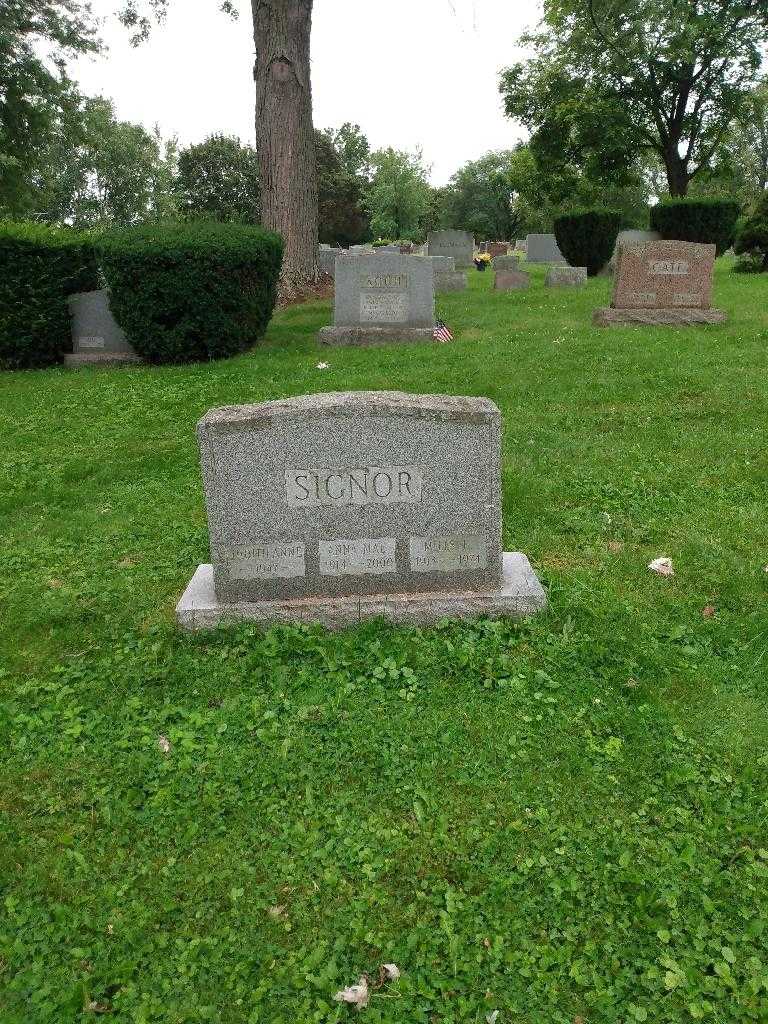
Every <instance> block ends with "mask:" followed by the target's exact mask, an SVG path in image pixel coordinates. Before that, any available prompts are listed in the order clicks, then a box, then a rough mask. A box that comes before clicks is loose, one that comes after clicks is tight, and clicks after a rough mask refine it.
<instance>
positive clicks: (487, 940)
mask: <svg viewBox="0 0 768 1024" xmlns="http://www.w3.org/2000/svg"><path fill="white" fill-rule="evenodd" d="M483 945H484V946H485V948H486V949H490V948H491V940H490V939H487V938H486V939H483Z"/></svg>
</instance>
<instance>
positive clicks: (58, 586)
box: [48, 580, 64, 590]
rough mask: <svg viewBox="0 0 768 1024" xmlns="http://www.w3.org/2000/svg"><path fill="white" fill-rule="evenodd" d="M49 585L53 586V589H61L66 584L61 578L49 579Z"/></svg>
mask: <svg viewBox="0 0 768 1024" xmlns="http://www.w3.org/2000/svg"><path fill="white" fill-rule="evenodd" d="M48 586H49V587H50V588H51V590H60V589H61V588H62V587H63V586H64V584H63V583H62V581H61V580H48Z"/></svg>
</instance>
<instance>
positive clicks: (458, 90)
mask: <svg viewBox="0 0 768 1024" xmlns="http://www.w3.org/2000/svg"><path fill="white" fill-rule="evenodd" d="M92 6H93V9H94V11H95V12H96V14H97V15H99V16H100V17H103V18H104V22H103V25H102V35H103V38H104V39H105V41H106V42H107V44H108V46H109V50H108V53H107V54H106V55H105V56H104V57H101V58H98V59H88V60H81V61H79V62H78V63H77V65H76V66H75V68H74V75H75V77H76V78H77V79H78V80H79V81H80V83H81V86H82V89H83V91H85V92H86V93H88V94H89V95H95V94H97V93H100V94H102V95H104V96H108V97H111V98H112V99H113V100H114V101H115V105H116V109H117V114H118V116H119V117H120V118H122V119H124V120H128V121H137V122H140V123H141V124H143V125H145V126H146V127H147V128H152V127H153V126H154V125H155V124H158V125H159V126H160V130H161V131H162V133H163V134H164V135H166V136H168V135H178V137H179V140H180V142H181V143H182V145H184V144H188V143H191V142H199V141H201V140H202V139H204V138H205V137H206V136H207V135H210V134H211V133H213V132H223V133H225V134H227V135H237V136H239V138H240V139H242V141H243V142H253V138H254V130H253V77H252V68H253V39H252V33H251V20H250V2H249V0H239V2H238V4H237V6H238V7H239V9H240V11H241V17H240V20H239V21H237V22H232V21H231V20H230V19H228V18H227V16H226V15H224V14H221V13H219V11H218V6H219V5H218V0H170V6H171V13H170V14H169V16H168V20H167V22H166V24H165V25H164V26H162V27H160V28H157V29H156V30H155V32H154V34H153V36H152V38H151V39H150V40H149V42H147V43H145V44H143V45H142V46H141V47H139V48H138V49H134V48H132V47H131V46H130V45H129V44H128V41H127V33H126V31H125V30H124V29H123V28H122V27H121V26H120V25H119V24H118V23H117V22H116V21H115V20H114V18H113V17H112V16H111V13H112V11H113V10H114V9H115V8H116V7H117V6H118V2H117V0H92ZM538 17H539V4H538V2H537V0H315V4H314V20H313V30H312V86H313V99H314V119H315V125H316V126H317V127H318V128H328V127H334V128H335V127H338V126H339V125H341V124H343V123H344V121H352V122H353V123H357V124H359V125H360V127H361V128H362V129H363V131H364V132H365V134H366V135H367V136H368V138H369V140H370V142H371V145H372V146H373V148H374V149H375V148H378V147H380V146H390V145H391V146H394V147H395V148H397V149H414V148H415V147H416V146H421V147H422V149H423V151H424V159H425V161H426V163H427V164H430V165H431V166H432V181H433V183H434V184H436V185H442V184H445V182H447V181H448V179H449V178H450V176H451V175H452V174H453V172H454V171H455V170H456V169H457V168H458V167H460V166H461V165H462V164H464V163H466V161H467V160H473V159H475V158H477V157H479V156H481V155H482V154H483V153H485V152H487V151H488V150H490V149H504V148H507V147H509V146H511V145H513V144H514V143H515V142H516V141H517V140H518V139H520V138H523V137H524V132H523V131H522V130H521V129H520V127H519V126H517V125H515V124H513V123H512V122H510V121H508V120H507V119H506V118H505V117H504V115H503V113H502V108H501V98H500V96H499V91H498V72H499V69H500V68H502V67H505V66H507V65H508V64H510V63H512V62H514V61H515V60H516V59H517V58H518V57H519V56H520V51H519V50H518V49H517V48H516V47H515V39H516V37H517V36H518V35H519V34H520V32H521V31H522V30H523V29H524V28H526V27H527V26H529V25H533V24H535V22H536V21H537V20H538Z"/></svg>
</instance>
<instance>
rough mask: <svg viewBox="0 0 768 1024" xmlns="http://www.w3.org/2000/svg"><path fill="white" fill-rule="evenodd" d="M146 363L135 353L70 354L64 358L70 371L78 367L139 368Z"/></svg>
mask: <svg viewBox="0 0 768 1024" xmlns="http://www.w3.org/2000/svg"><path fill="white" fill-rule="evenodd" d="M143 363H144V360H143V359H142V358H141V356H137V355H136V353H135V352H70V353H69V354H68V355H65V356H64V365H65V366H66V367H68V368H69V369H77V367H78V366H139V365H141V364H143Z"/></svg>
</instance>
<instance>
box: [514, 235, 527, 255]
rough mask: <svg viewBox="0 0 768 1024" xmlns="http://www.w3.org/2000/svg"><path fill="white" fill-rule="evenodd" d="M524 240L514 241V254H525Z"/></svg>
mask: <svg viewBox="0 0 768 1024" xmlns="http://www.w3.org/2000/svg"><path fill="white" fill-rule="evenodd" d="M526 244H527V243H526V240H525V239H524V238H517V239H515V252H525V249H526Z"/></svg>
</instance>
